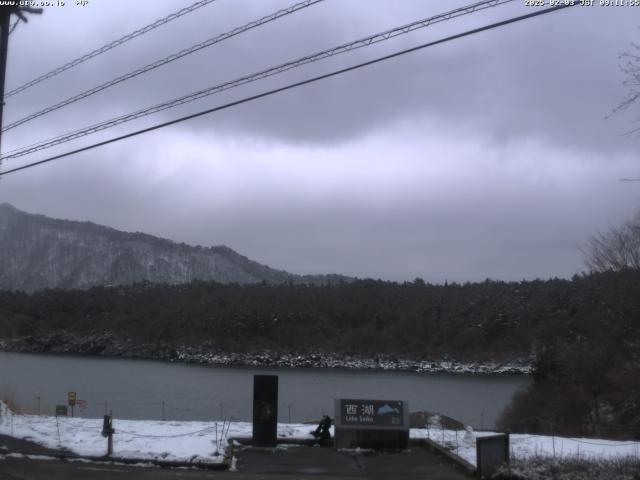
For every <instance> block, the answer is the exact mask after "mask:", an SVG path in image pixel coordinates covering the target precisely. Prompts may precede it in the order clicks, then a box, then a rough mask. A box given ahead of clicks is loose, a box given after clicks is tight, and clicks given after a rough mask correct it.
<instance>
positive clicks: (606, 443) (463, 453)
mask: <svg viewBox="0 0 640 480" xmlns="http://www.w3.org/2000/svg"><path fill="white" fill-rule="evenodd" d="M497 433H499V432H473V434H469V433H467V432H465V431H458V432H456V431H455V430H441V429H439V428H430V429H428V430H427V429H412V430H411V438H430V439H431V440H433V441H435V442H436V443H438V444H440V445H442V446H444V447H445V448H447V449H448V450H450V451H451V452H452V453H455V454H457V455H458V456H459V457H462V458H463V459H465V460H466V461H467V462H469V463H470V464H472V465H476V440H475V439H476V438H477V437H484V436H487V435H496V434H497ZM509 443H510V447H511V456H512V457H515V458H520V459H526V458H531V457H539V456H548V457H552V458H553V457H555V458H567V457H581V458H585V459H593V458H612V457H634V458H640V442H633V441H614V440H602V439H592V438H568V437H551V436H547V435H528V434H517V433H516V434H514V433H512V434H511V435H510V436H509Z"/></svg>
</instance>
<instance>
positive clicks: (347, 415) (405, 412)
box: [335, 398, 409, 450]
mask: <svg viewBox="0 0 640 480" xmlns="http://www.w3.org/2000/svg"><path fill="white" fill-rule="evenodd" d="M335 425H336V427H335V447H336V448H356V447H362V448H378V449H380V448H382V449H388V450H404V449H406V448H407V447H408V445H409V404H408V402H406V401H404V400H366V399H344V398H341V399H337V400H335Z"/></svg>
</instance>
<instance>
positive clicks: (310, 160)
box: [0, 0, 640, 282]
mask: <svg viewBox="0 0 640 480" xmlns="http://www.w3.org/2000/svg"><path fill="white" fill-rule="evenodd" d="M76 3H77V2H76V1H75V0H73V1H71V0H66V5H65V6H64V7H50V8H46V9H45V10H44V13H43V15H40V16H35V15H32V16H30V17H29V18H30V20H29V23H28V24H24V23H21V24H19V25H17V27H16V29H15V31H14V32H13V33H12V34H11V37H10V44H9V60H8V66H7V81H6V90H7V91H9V90H11V89H12V88H15V87H17V86H19V85H21V84H23V83H25V82H27V81H29V80H31V79H32V78H34V77H36V76H38V75H40V74H42V73H45V72H47V71H49V70H51V69H53V68H56V67H58V66H60V65H61V64H63V63H66V62H68V61H69V60H72V59H74V58H76V57H78V56H80V55H82V54H84V53H87V52H88V51H90V50H92V49H94V48H97V47H99V46H101V45H103V44H105V43H108V42H110V41H112V40H114V39H116V38H118V37H120V36H122V35H125V34H127V33H129V32H131V31H133V30H135V29H137V28H140V27H142V26H144V25H147V24H149V23H151V22H153V21H154V20H156V19H158V18H160V17H163V16H165V15H168V14H169V13H172V12H174V11H176V10H178V9H179V8H181V7H184V6H187V5H190V4H191V3H193V1H190V0H171V1H169V0H163V1H159V0H153V1H142V0H141V1H136V2H131V1H127V0H89V1H88V3H87V5H85V6H77V5H76ZM293 3H294V2H293V1H289V2H287V1H281V0H274V1H271V0H217V1H215V2H213V3H212V4H210V5H208V6H206V7H203V8H201V9H199V10H197V11H196V12H194V13H191V14H189V15H186V16H184V17H182V18H180V19H178V20H176V21H173V22H171V23H169V24H167V25H164V26H162V27H160V28H158V29H156V30H154V31H152V32H151V33H148V34H146V35H143V36H142V37H139V38H137V39H135V40H133V41H131V42H128V43H126V44H124V45H122V46H120V47H118V48H115V49H113V50H111V51H110V52H108V53H106V54H103V55H100V56H98V57H96V58H94V59H92V60H90V61H88V62H86V63H84V64H82V65H81V66H79V67H76V68H73V69H71V70H69V71H67V72H65V73H63V74H61V75H59V76H57V77H55V78H54V79H51V80H49V81H46V82H43V83H42V84H40V85H38V86H35V87H33V88H31V89H29V90H27V91H25V92H23V93H20V94H18V95H15V96H13V97H11V98H9V99H7V101H6V105H5V110H4V124H5V125H7V124H8V123H10V122H12V121H15V120H17V119H20V118H22V117H24V116H26V115H28V114H30V113H33V112H35V111H37V110H40V109H42V108H44V107H47V106H49V105H51V104H54V103H57V102H58V101H61V100H63V99H65V98H67V97H69V96H71V95H73V94H76V93H79V92H81V91H84V90H86V89H89V88H91V87H93V86H95V85H98V84H100V83H103V82H105V81H108V80H111V79H112V78H114V77H116V76H119V75H122V74H124V73H127V72H129V71H131V70H133V69H135V68H137V67H140V66H142V65H145V64H147V63H151V62H152V61H154V60H157V59H159V58H162V57H165V56H167V55H169V54H171V53H174V52H177V51H179V50H181V49H183V48H186V47H188V46H190V45H192V44H194V43H198V42H200V41H202V40H205V39H207V38H210V37H213V36H215V35H217V34H219V33H223V32H226V31H228V30H231V29H233V28H235V27H237V26H240V25H243V24H245V23H247V22H249V21H251V20H254V19H256V18H259V17H261V16H264V15H267V14H269V13H272V12H274V11H276V10H278V9H280V8H284V7H286V6H288V5H291V4H293ZM596 3H597V2H596ZM465 4H466V3H465V2H460V1H450V0H447V1H436V0H433V1H426V0H415V1H414V0H367V1H364V0H326V1H324V2H320V3H319V4H317V5H314V6H312V7H309V8H306V9H304V10H301V11H299V12H297V13H295V14H292V15H289V16H286V17H283V18H281V19H279V20H276V21H273V22H271V23H269V24H267V25H265V26H262V27H259V28H256V29H253V30H252V31H250V32H247V33H243V34H241V35H238V36H236V37H234V38H232V39H229V40H227V41H224V42H222V43H219V44H217V45H214V46H212V47H209V48H206V49H204V50H201V51H200V52H198V53H195V54H193V55H190V56H188V57H186V58H183V59H181V60H178V61H175V62H173V63H171V64H170V65H167V66H164V67H161V68H159V69H157V70H155V71H154V72H151V73H148V74H145V75H142V76H140V77H137V78H135V79H132V80H129V81H127V82H124V83H121V84H120V85H118V86H117V87H114V88H110V89H108V90H106V91H103V92H101V93H99V94H96V95H94V96H92V97H91V98H87V99H85V100H83V101H79V102H76V103H75V104H73V105H71V106H68V107H65V108H62V109H60V110H58V111H56V112H53V113H51V114H49V115H45V116H43V117H41V118H39V119H36V120H34V121H31V122H29V123H27V124H25V125H23V126H21V127H18V128H15V129H12V130H10V131H7V132H6V133H4V134H3V135H2V137H3V138H2V149H3V151H4V152H6V151H8V150H11V149H14V148H18V147H21V146H23V145H27V144H30V143H33V142H35V141H38V140H41V139H46V138H49V137H53V136H56V135H60V134H62V133H66V132H68V131H71V130H74V129H77V128H81V127H83V126H87V125H90V124H94V123H98V122H100V121H103V120H107V119H110V118H112V117H114V116H118V115H122V114H126V113H129V112H132V111H134V110H137V109H140V108H144V107H146V106H150V105H153V104H156V103H159V102H162V101H165V100H168V99H172V98H175V97H179V96H181V95H184V94H187V93H190V92H192V91H195V90H198V89H202V88H206V87H208V86H212V85H216V84H219V83H222V82H224V81H226V80H232V79H235V78H237V77H240V76H243V75H246V74H249V73H253V72H255V71H258V70H260V69H264V68H267V67H270V66H272V65H276V64H280V63H284V62H286V61H288V60H292V59H295V58H297V57H301V56H304V55H308V54H311V53H314V52H316V51H319V50H322V49H325V48H329V47H332V46H335V45H338V44H340V43H344V42H348V41H350V40H356V39H358V38H361V37H364V36H367V35H369V34H372V33H375V32H378V31H382V30H386V29H390V28H393V27H396V26H399V25H403V24H406V23H409V22H411V21H414V20H418V19H421V18H426V17H429V16H432V15H435V14H438V13H442V12H445V11H447V10H451V9H453V8H455V7H457V6H462V5H465ZM532 11H534V7H527V6H525V4H524V0H518V1H515V2H512V3H511V4H508V5H503V6H499V7H496V8H491V9H488V10H486V11H483V12H480V13H476V14H473V15H468V16H465V17H460V18H457V19H454V20H451V21H447V22H443V23H440V24H437V25H434V26H431V27H429V28H426V29H422V30H418V31H416V32H413V33H411V34H408V35H403V36H400V37H397V38H395V39H393V40H390V41H387V42H383V43H381V44H378V45H374V46H371V47H368V48H363V49H360V50H357V51H354V52H350V53H347V54H344V55H340V56H338V57H334V58H331V59H327V60H323V61H321V62H317V63H314V64H312V65H308V66H305V67H302V68H299V69H296V70H294V71H290V72H287V73H284V74H281V75H277V76H274V77H271V78H269V79H267V80H263V81H259V82H255V83H252V84H250V85H247V86H243V87H239V88H235V89H232V90H228V91H227V92H224V93H222V94H217V95H213V96H210V97H208V98H206V99H202V100H199V101H197V102H193V103H190V104H188V105H184V106H182V107H179V108H176V109H170V110H166V111H164V112H162V113H159V114H155V115H151V116H149V117H146V118H145V119H142V120H139V121H136V122H131V123H127V124H125V125H122V126H119V127H117V128H113V129H109V130H106V131H104V132H102V133H100V134H96V135H92V136H88V137H85V138H84V139H82V140H78V141H75V142H71V143H67V144H65V145H64V146H60V147H57V148H54V149H51V150H47V151H44V152H40V153H36V154H34V155H31V156H29V157H23V158H22V159H14V160H7V161H6V162H5V163H4V165H3V169H5V170H6V169H9V168H12V167H15V166H19V165H22V164H24V163H28V162H31V161H35V160H39V159H42V158H45V157H47V156H49V155H51V154H53V153H61V152H64V151H67V150H69V149H71V148H75V147H79V146H82V145H87V144H90V143H94V142H95V141H97V140H103V139H106V138H110V137H112V136H115V135H118V134H122V133H126V132H129V131H132V130H134V129H139V128H142V127H144V126H149V125H153V124H156V123H159V122H162V121H166V120H170V119H173V118H177V117H178V116H181V115H185V114H187V113H191V112H196V111H200V110H204V109H206V108H211V107H213V106H216V105H221V104H224V103H227V102H229V101H232V100H235V99H239V98H242V97H245V96H247V95H251V94H254V93H257V92H261V91H264V90H267V89H270V88H274V87H277V86H281V85H285V84H287V83H290V82H293V81H297V80H301V79H304V78H308V77H311V76H314V75H318V74H320V73H324V72H329V71H331V70H334V69H337V68H340V67H344V66H347V65H352V64H355V63H358V62H362V61H365V60H368V59H372V58H375V57H378V56H381V55H384V54H387V53H391V52H394V51H397V50H401V49H405V48H409V47H411V46H415V45H418V44H421V43H424V42H428V41H432V40H436V39H438V38H442V37H445V36H448V35H452V34H454V33H458V32H461V31H464V30H467V29H470V28H475V27H478V26H481V25H484V24H487V23H492V22H495V21H498V20H503V19H506V18H509V17H511V16H515V15H522V14H525V13H530V12H532ZM638 13H640V8H638V7H599V6H594V7H573V8H569V9H565V10H563V11H561V12H554V13H552V14H548V15H543V16H540V17H536V18H533V19H529V20H526V21H524V22H519V23H516V24H512V25H508V26H505V27H502V28H499V29H494V30H491V31H488V32H484V33H480V34H477V35H474V36H470V37H466V38H463V39H459V40H455V41H452V42H448V43H446V44H442V45H439V46H435V47H431V48H428V49H425V50H421V51H418V52H415V53H411V54H408V55H404V56H402V57H399V58H395V59H393V60H390V61H386V62H384V63H382V64H377V65H374V66H370V67H367V68H365V69H361V70H358V71H354V72H350V73H348V74H345V75H342V76H340V77H334V78H332V79H329V80H324V81H322V82H319V83H315V84H313V85H308V86H304V87H301V88H298V89H295V90H290V91H287V92H284V93H280V94H277V95H274V96H271V97H268V98H264V99H261V100H258V101H255V102H251V103H247V104H244V105H241V106H238V107H234V108H231V109H227V110H224V111H221V112H218V113H214V114H212V115H208V116H206V117H201V118H199V119H196V120H190V121H187V122H184V123H181V124H178V125H175V126H171V127H168V128H164V129H161V130H158V131H155V132H152V133H148V134H145V135H142V136H138V137H135V138H132V139H128V140H125V141H121V142H118V143H115V144H112V145H109V146H106V147H101V148H98V149H95V150H91V151H89V152H85V153H82V154H78V155H75V156H73V157H68V158H65V159H62V160H59V161H57V162H52V163H49V164H47V165H44V166H41V167H37V168H33V169H30V170H25V171H22V172H19V173H16V174H11V175H7V176H6V177H3V178H2V180H0V202H9V203H11V204H13V205H14V206H16V207H17V208H20V209H23V210H26V211H29V212H33V213H42V214H45V215H49V216H53V217H57V218H65V219H72V220H90V221H92V222H95V223H100V224H105V225H108V226H111V227H114V228H117V229H120V230H126V231H142V232H146V233H150V234H153V235H158V236H161V237H165V238H170V239H172V240H175V241H179V242H186V243H189V244H199V245H204V246H210V245H219V244H224V245H228V246H229V247H231V248H233V249H235V250H236V251H238V252H240V253H241V254H243V255H246V256H248V257H250V258H252V259H254V260H257V261H259V262H261V263H264V264H267V265H269V266H271V267H274V268H280V269H285V270H288V271H290V272H294V273H329V272H335V273H342V274H346V275H352V276H358V277H375V278H383V279H390V280H399V281H402V280H412V279H413V278H415V277H417V276H420V277H422V278H424V279H425V280H426V281H428V282H443V281H445V280H448V281H474V280H482V279H485V278H487V277H488V278H492V279H502V280H521V279H533V278H549V277H554V276H559V277H570V276H571V275H573V274H575V273H577V272H581V271H583V270H584V269H585V267H584V264H583V261H582V254H581V253H580V247H581V246H583V245H584V243H585V240H586V238H587V237H588V236H589V235H590V234H592V233H594V232H596V231H598V230H603V229H607V228H609V227H611V226H613V225H617V224H619V223H620V222H622V221H624V220H625V219H627V218H629V217H630V216H631V215H632V214H633V212H634V211H635V210H636V209H638V208H639V207H640V182H639V183H630V182H628V183H624V182H620V181H619V179H620V178H624V177H640V159H639V158H638V151H639V147H640V138H637V137H635V138H634V137H628V136H624V135H622V134H623V133H624V132H626V131H627V130H629V129H630V128H632V127H633V126H634V123H633V119H634V118H635V116H636V115H637V113H638V110H640V105H638V106H637V107H636V109H635V111H633V110H631V111H629V112H625V113H622V114H619V115H615V116H613V117H611V118H609V119H606V118H605V117H607V115H608V114H609V113H610V112H611V110H612V109H613V108H614V107H615V106H616V105H617V104H618V103H619V102H620V101H621V100H622V99H623V98H624V95H625V89H624V87H623V86H622V82H623V80H624V75H623V74H622V72H621V71H620V69H619V64H620V62H621V60H620V58H619V56H620V54H621V53H622V52H624V51H625V50H626V49H628V48H629V45H630V42H632V41H636V42H640V30H639V28H638V25H639V24H640V15H638Z"/></svg>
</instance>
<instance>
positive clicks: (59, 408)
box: [56, 405, 69, 417]
mask: <svg viewBox="0 0 640 480" xmlns="http://www.w3.org/2000/svg"><path fill="white" fill-rule="evenodd" d="M68 414H69V409H68V407H67V406H66V405H56V417H66V416H67V415H68Z"/></svg>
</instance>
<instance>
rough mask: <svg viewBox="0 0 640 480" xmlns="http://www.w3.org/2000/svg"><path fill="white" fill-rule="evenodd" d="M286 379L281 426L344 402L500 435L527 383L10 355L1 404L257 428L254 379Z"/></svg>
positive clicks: (0, 374)
mask: <svg viewBox="0 0 640 480" xmlns="http://www.w3.org/2000/svg"><path fill="white" fill-rule="evenodd" d="M254 374H269V375H278V376H279V405H278V420H279V421H280V422H288V421H292V422H302V421H310V420H316V419H319V418H320V417H321V416H322V414H323V413H328V414H330V415H331V416H333V399H334V398H377V399H384V400H408V402H409V408H410V410H411V411H419V410H428V411H432V412H439V413H443V414H446V415H449V416H450V417H453V418H456V419H459V420H461V421H462V422H464V423H465V424H469V425H472V426H474V427H475V428H480V427H484V428H491V427H493V426H494V425H495V421H496V419H497V417H498V415H499V413H500V411H501V410H502V409H503V408H504V407H505V406H506V405H507V404H508V403H509V401H510V400H511V398H512V396H513V394H514V393H515V392H516V390H518V389H519V388H522V387H524V386H526V385H528V384H529V382H530V381H531V380H530V378H529V377H527V376H523V375H471V374H469V375H467V374H441V373H440V374H416V373H406V372H378V371H359V370H329V369H271V368H238V367H209V366H200V365H189V364H176V363H168V362H159V361H147V360H127V359H114V358H100V357H84V356H67V355H65V356H60V355H36V354H23V353H7V352H0V399H2V398H9V399H11V400H13V401H14V402H16V403H18V404H19V405H22V406H23V407H26V408H28V409H29V410H30V411H31V412H33V413H37V411H38V406H39V408H40V411H41V413H43V414H51V413H53V411H54V408H55V405H63V404H66V402H67V392H69V391H76V392H77V396H78V399H80V400H85V401H86V402H87V407H86V408H85V409H83V410H81V409H79V408H78V407H76V409H75V413H76V415H80V416H87V417H100V416H102V415H103V414H104V412H105V409H109V410H113V413H114V417H115V418H129V419H162V417H163V409H164V416H165V418H166V419H167V420H171V419H174V420H217V419H221V418H223V417H226V418H229V417H233V418H234V419H235V420H251V416H252V411H253V410H252V399H253V396H252V395H253V394H252V391H253V375H254Z"/></svg>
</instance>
